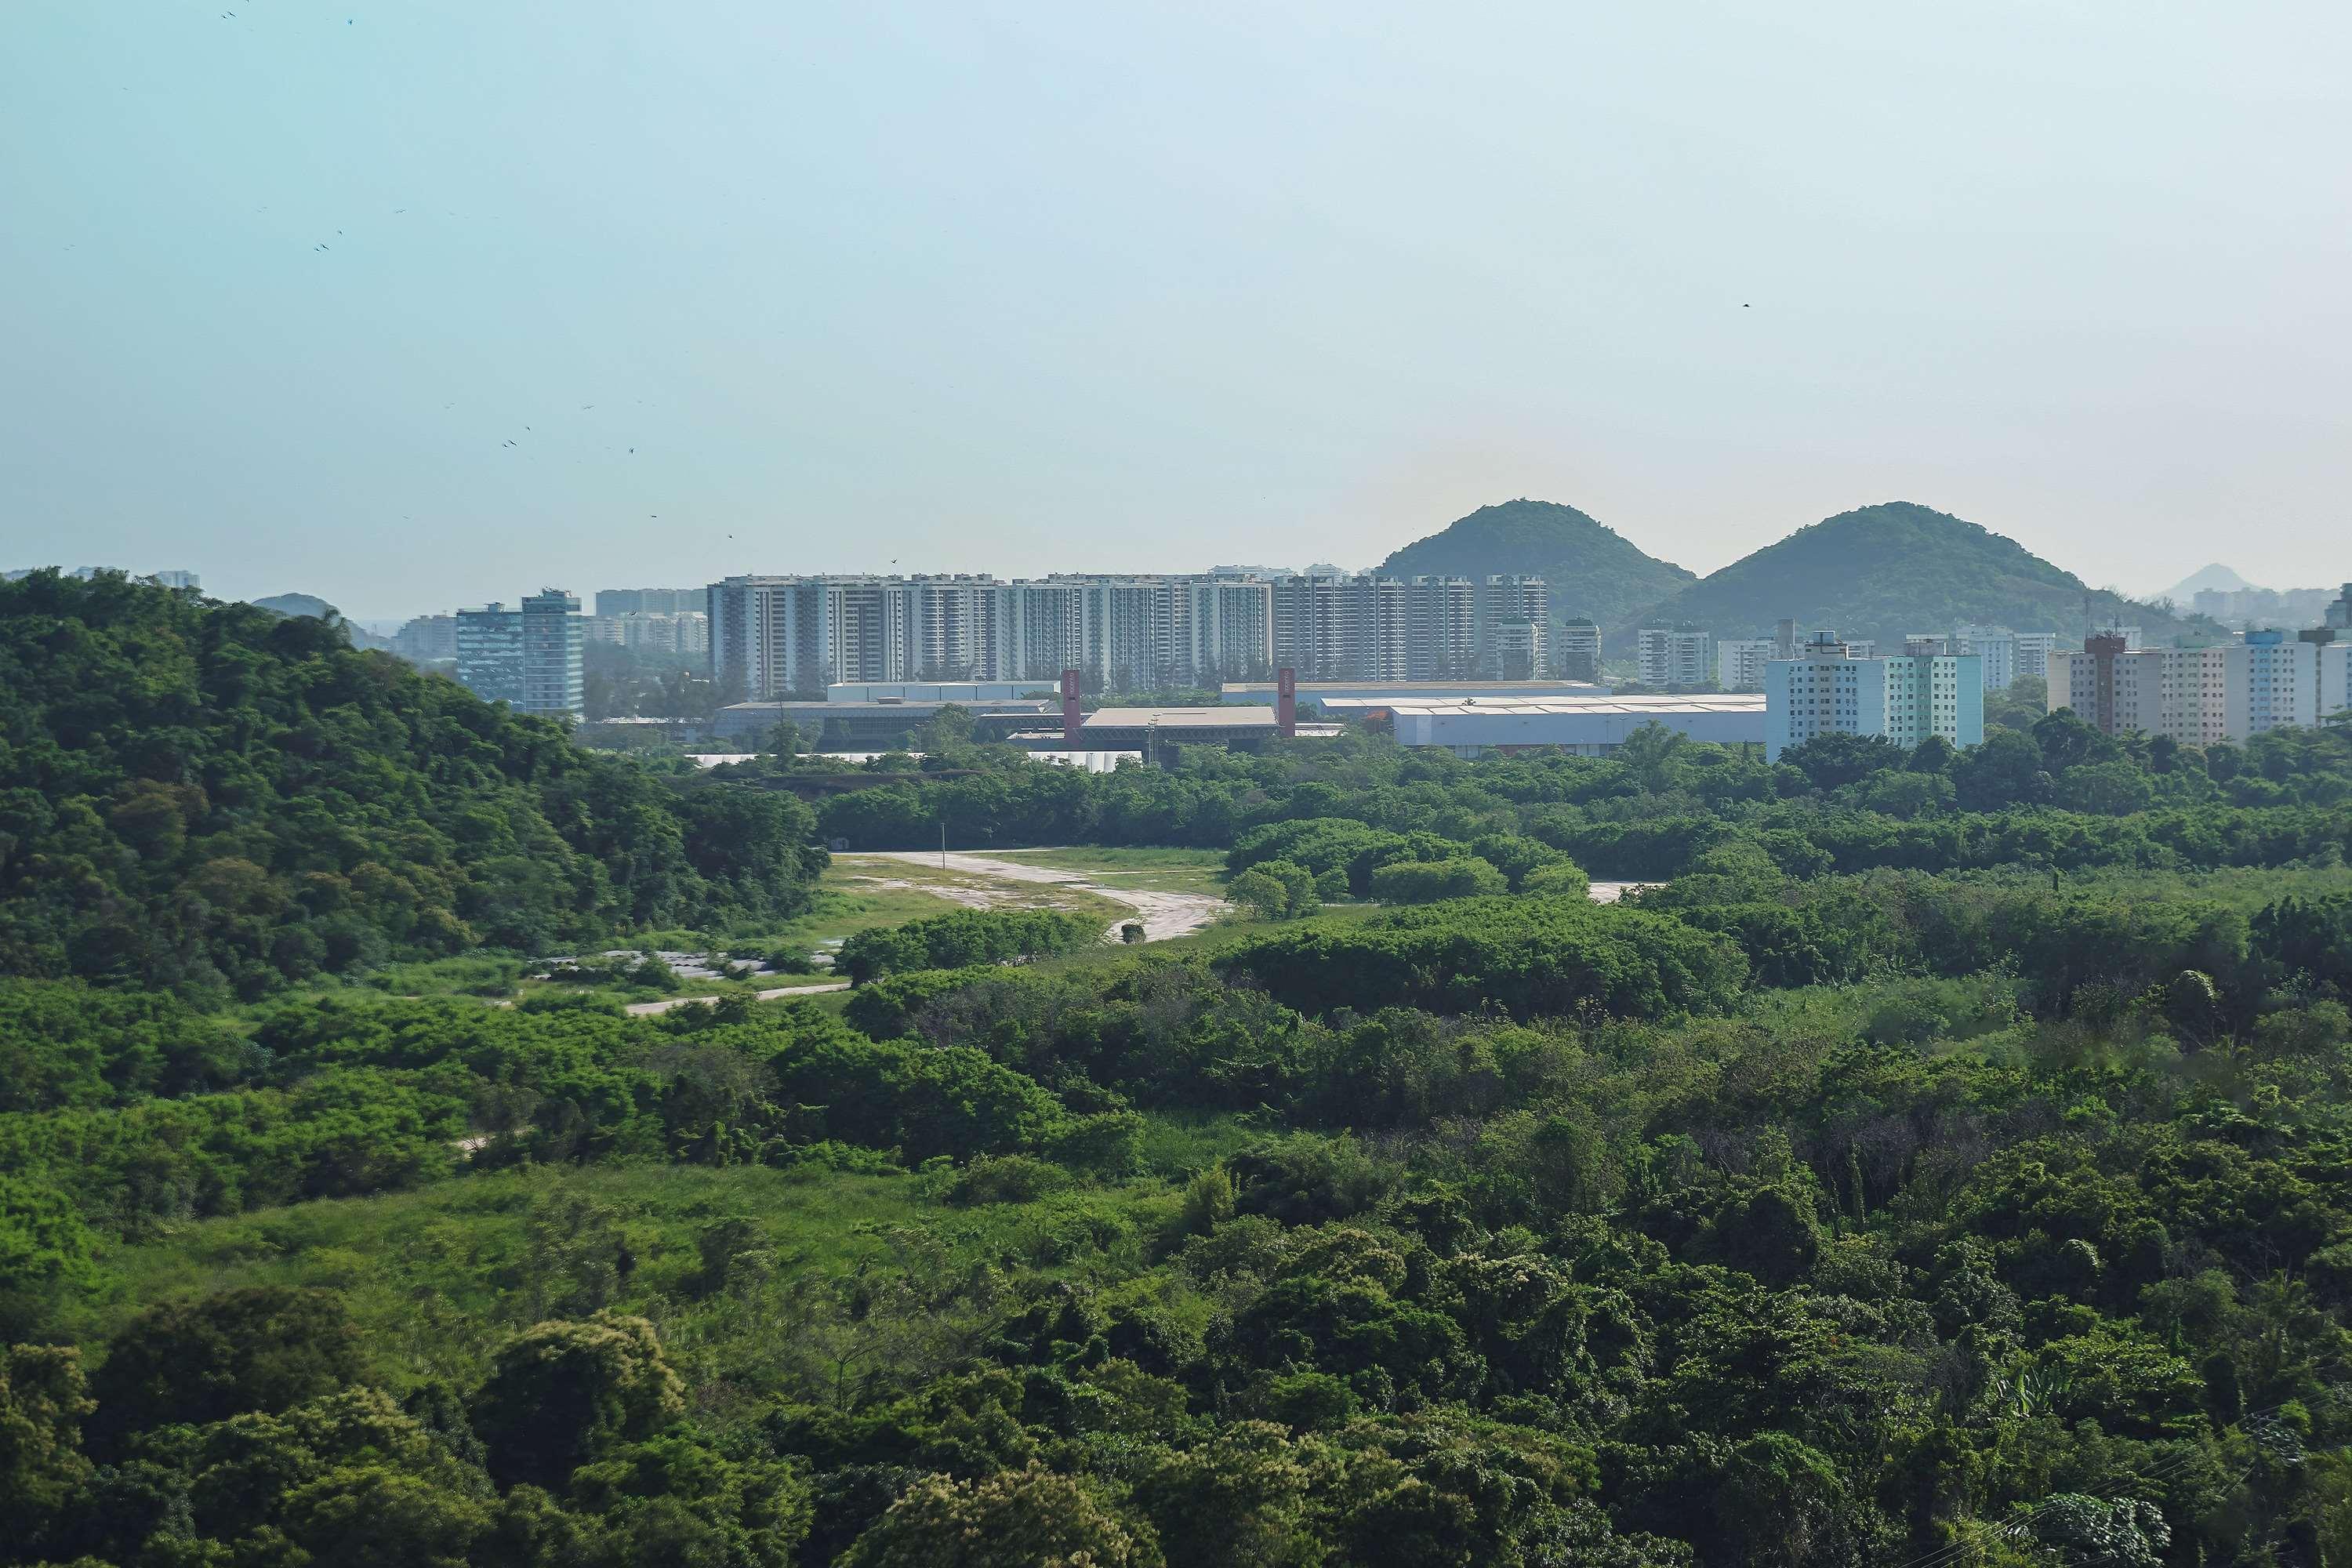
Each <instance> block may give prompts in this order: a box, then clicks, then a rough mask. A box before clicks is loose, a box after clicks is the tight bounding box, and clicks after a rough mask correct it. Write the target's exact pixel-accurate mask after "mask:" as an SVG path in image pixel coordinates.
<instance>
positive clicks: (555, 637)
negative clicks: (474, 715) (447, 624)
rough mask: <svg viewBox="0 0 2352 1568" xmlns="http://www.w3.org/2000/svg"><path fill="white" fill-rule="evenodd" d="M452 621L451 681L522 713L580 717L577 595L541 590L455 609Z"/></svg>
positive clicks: (583, 693)
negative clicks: (514, 601)
mask: <svg viewBox="0 0 2352 1568" xmlns="http://www.w3.org/2000/svg"><path fill="white" fill-rule="evenodd" d="M453 619H454V621H455V626H454V641H455V645H456V655H457V679H458V680H459V681H460V682H462V683H463V684H464V685H465V686H466V688H467V689H468V690H470V691H472V692H473V693H474V694H475V695H476V696H478V697H480V698H482V699H483V700H486V701H491V702H504V703H506V704H508V705H509V707H511V708H513V709H514V710H516V711H517V712H520V713H537V714H541V715H544V716H547V717H551V718H552V717H558V716H562V715H569V716H570V717H572V718H574V719H580V718H584V717H585V716H586V714H587V707H588V704H587V660H586V656H585V653H584V651H583V648H584V642H585V637H584V632H583V626H582V625H581V622H582V619H583V617H582V616H581V614H580V601H579V600H578V599H577V598H575V597H573V596H572V595H570V594H568V593H566V592H564V591H563V590H562V589H561V588H544V589H541V591H540V592H538V593H536V594H533V595H530V597H529V598H527V599H525V600H523V602H522V603H521V604H520V605H519V606H516V607H514V608H511V609H510V608H509V607H508V606H507V605H503V604H490V605H484V606H483V607H482V608H480V609H478V610H460V611H458V612H457V615H456V616H455V617H453ZM411 624H412V625H413V624H414V623H411ZM405 629H406V628H403V630H404V631H405Z"/></svg>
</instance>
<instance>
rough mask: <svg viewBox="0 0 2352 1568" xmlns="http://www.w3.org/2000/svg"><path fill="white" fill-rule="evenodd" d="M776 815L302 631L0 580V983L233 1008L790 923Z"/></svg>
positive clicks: (150, 595)
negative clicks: (45, 980) (10, 976)
mask: <svg viewBox="0 0 2352 1568" xmlns="http://www.w3.org/2000/svg"><path fill="white" fill-rule="evenodd" d="M822 865H823V852H822V851H821V850H819V849H816V848H814V847H812V840H811V834H810V818H809V815H808V812H807V810H806V808H805V807H803V805H800V804H799V803H798V802H797V801H795V800H793V798H792V797H791V796H790V795H781V794H777V793H774V792H771V791H766V790H759V789H749V788H741V787H733V786H730V785H728V784H722V783H718V782H715V781H699V780H680V779H673V778H664V777H657V776H656V775H654V774H652V773H646V772H644V771H642V770H640V769H638V768H635V767H634V766H632V765H629V764H627V763H623V762H619V761H616V760H614V759H610V758H602V757H595V756H591V755H589V754H587V753H585V752H581V751H579V750H578V749H576V748H575V747H573V746H572V744H571V743H570V742H568V741H567V740H566V739H565V737H564V734H563V732H562V729H561V728H559V727H558V726H556V725H554V724H551V723H548V722H544V721H538V720H531V719H525V718H520V717H517V716H516V715H514V714H512V713H509V712H508V711H507V710H505V709H504V708H502V707H497V706H492V705H489V704H486V703H484V702H482V701H480V700H478V699H476V698H475V697H473V696H472V695H471V694H470V693H468V692H467V691H466V690H464V689H462V688H460V687H458V686H457V685H455V684H454V683H452V682H450V681H447V680H444V679H438V678H435V677H428V676H424V675H420V674H417V673H416V672H415V671H413V670H411V669H410V668H408V667H407V666H405V665H404V664H402V663H400V662H399V661H398V660H396V659H394V658H389V657H387V656H382V655H373V654H362V653H356V652H354V651H352V648H351V647H350V646H349V644H348V642H347V641H346V640H345V638H344V637H343V634H342V631H341V628H340V627H339V626H334V625H332V624H331V623H329V622H326V621H321V620H316V619H311V618H309V617H304V616H294V617H286V616H276V615H272V614H271V613H269V612H268V611H266V610H262V609H258V608H256V607H254V606H252V605H224V604H216V603H213V602H210V601H207V600H204V599H201V598H199V597H197V596H196V595H193V594H184V595H175V594H173V593H170V592H168V591H165V590H163V589H160V588H153V587H147V586H142V585H138V584H131V583H128V582H126V581H124V580H122V579H121V578H120V577H114V576H101V577H100V578H99V579H97V580H95V581H91V582H80V581H77V580H75V579H71V578H65V577H60V576H58V574H55V573H49V572H44V573H37V574H33V575H31V576H29V577H26V578H24V579H22V580H21V581H18V582H14V583H8V584H0V973H14V974H26V975H45V976H62V975H68V974H70V975H79V976H82V977H85V978H88V979H90V980H92V981H95V982H98V983H100V984H137V985H141V986H144V987H149V988H169V989H173V990H175V991H179V992H182V993H184V994H188V995H190V996H193V997H199V998H218V997H223V996H229V995H234V996H239V997H246V998H252V997H257V996H260V995H264V994H268V993H270V992H272V991H276V990H278V989H281V988H283V987H285V986H287V985H289V984H298V983H300V982H304V981H308V980H310V979H313V978H315V977H318V976H320V975H329V974H352V973H360V972H362V971H365V970H367V969H369V968H371V967H374V966H378V965H381V964H383V963H389V962H393V961H395V960H399V959H409V958H427V957H435V956H439V955H444V954H451V953H457V952H467V951H472V950H475V949H478V948H483V947H488V948H495V949H502V950H507V951H511V952H520V953H526V954H528V953H539V952H548V951H550V950H551V949H552V948H554V947H557V946H560V945H562V944H565V943H570V942H580V941H585V940H593V939H595V938H598V937H602V936H606V935H609V934H612V933H614V931H621V930H626V929H632V928H637V927H646V926H679V925H706V924H708V925H723V924H725V923H727V922H729V921H733V920H738V919H752V920H766V919H772V918H779V917H784V916H789V915H791V914H793V913H794V912H796V911H797V910H800V909H801V908H803V907H804V905H805V904H806V902H807V900H808V896H809V890H810V888H811V886H812V884H813V882H814V878H815V875H816V873H817V871H818V870H819V869H820V868H822Z"/></svg>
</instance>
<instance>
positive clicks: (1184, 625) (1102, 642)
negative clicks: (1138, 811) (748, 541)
mask: <svg viewBox="0 0 2352 1568" xmlns="http://www.w3.org/2000/svg"><path fill="white" fill-rule="evenodd" d="M1273 597H1274V589H1273V585H1272V584H1269V583H1266V582H1265V581H1262V580H1259V579H1255V578H1245V577H1215V576H1153V575H1140V576H1068V577H1061V576H1056V577H1049V578H1045V579H1043V580H1039V581H1032V582H1016V583H1000V582H998V581H997V580H996V579H994V578H992V577H987V576H954V577H939V576H913V577H880V576H814V577H730V578H728V579H727V580H726V581H725V582H723V583H715V584H711V586H710V588H709V604H710V616H711V634H710V635H711V654H712V662H713V667H714V668H715V669H716V670H717V671H718V673H719V675H720V676H721V678H722V679H734V680H740V682H741V683H742V687H743V689H744V690H746V691H747V692H751V693H753V694H755V695H757V696H761V697H772V696H774V695H775V694H777V693H780V692H786V691H814V690H816V689H819V688H822V687H826V686H831V685H835V684H859V683H869V682H904V681H923V680H953V681H970V682H1006V681H1046V682H1050V681H1053V680H1055V679H1057V678H1058V676H1059V674H1060V672H1061V671H1062V670H1064V669H1069V668H1076V669H1082V670H1084V671H1085V672H1086V673H1087V679H1089V680H1091V681H1092V682H1093V683H1094V684H1095V685H1097V687H1099V688H1101V689H1108V690H1132V689H1150V688H1154V687H1164V686H1177V685H1199V684H1203V683H1208V684H1213V683H1214V682H1216V681H1218V680H1220V679H1224V678H1225V677H1226V676H1228V675H1256V674H1262V673H1265V672H1267V671H1270V670H1271V669H1272V668H1273Z"/></svg>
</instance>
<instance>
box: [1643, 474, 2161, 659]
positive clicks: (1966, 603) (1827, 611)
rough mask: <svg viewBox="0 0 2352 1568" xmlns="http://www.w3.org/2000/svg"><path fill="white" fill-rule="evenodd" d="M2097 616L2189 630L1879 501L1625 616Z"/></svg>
mask: <svg viewBox="0 0 2352 1568" xmlns="http://www.w3.org/2000/svg"><path fill="white" fill-rule="evenodd" d="M2086 599H2088V600H2090V601H2091V602H2092V605H2093V608H2094V613H2095V614H2096V615H2098V616H2103V617H2113V618H2124V619H2127V620H2129V621H2131V622H2133V623H2136V624H2138V625H2139V626H2141V627H2142V628H2143V629H2144V630H2145V631H2146V632H2147V635H2148V636H2150V637H2163V636H2167V635H2169V634H2170V633H2171V632H2173V631H2178V630H2186V629H2188V628H2187V627H2186V626H2184V625H2182V624H2181V623H2180V622H2179V620H2178V619H2177V618H2176V617H2173V616H2168V615H2166V614H2165V613H2164V612H2163V611H2161V610H2159V609H2158V608H2156V607H2155V606H2154V605H2142V604H2138V603H2136V602H2134V601H2132V600H2130V599H2126V598H2125V597H2123V596H2122V595H2117V594H2116V593H2114V592H2112V591H2111V590H2095V589H2090V588H2088V587H2087V586H2086V585H2085V584H2084V582H2083V580H2082V579H2081V578H2079V577H2077V576H2075V575H2074V574H2073V573H2072V572H2068V571H2066V570H2065V569H2064V568H2063V567H2060V566H2057V565H2053V563H2050V562H2048V561H2045V560H2043V559H2042V557H2040V556H2038V555H2036V554H2034V553H2033V552H2032V551H2030V550H2028V549H2026V548H2025V546H2023V545H2022V544H2020V543H2018V542H2017V541H2015V540H2013V539H2010V538H2008V537H2006V536H2004V535H2002V534H1999V533H1995V532H1993V531H1991V530H1990V529H1988V528H1985V527H1983V526H1982V525H1980V524H1978V523H1974V522H1970V521H1968V520H1967V519H1966V518H1960V517H1954V516H1953V515H1952V514H1951V513H1949V512H1943V511H1937V510H1936V509H1935V508H1933V507H1928V506H1922V505H1920V504H1919V503H1918V502H1916V501H1899V500H1898V501H1880V502H1878V503H1876V504H1875V505H1872V506H1864V507H1857V508H1855V509H1854V510H1851V511H1843V512H1839V513H1838V514H1837V515H1836V516H1834V517H1826V518H1823V519H1822V521H1819V522H1816V523H1811V524H1808V525H1807V526H1805V527H1803V528H1801V529H1799V530H1797V531H1795V532H1794V533H1791V534H1790V535H1789V536H1788V537H1787V538H1785V539H1783V540H1780V542H1777V543H1773V544H1768V545H1766V546H1765V547H1764V548H1763V549H1761V550H1758V551H1755V552H1752V553H1750V554H1748V555H1745V556H1742V557H1741V558H1740V559H1739V560H1738V561H1735V562H1733V563H1731V564H1730V565H1728V566H1726V567H1724V568H1723V569H1722V570H1721V571H1719V572H1717V573H1714V574H1711V575H1709V576H1707V577H1706V578H1705V579H1704V580H1702V581H1700V582H1697V583H1695V584H1691V585H1689V586H1688V587H1686V588H1685V589H1683V590H1682V591H1681V592H1680V593H1677V594H1675V595H1674V596H1673V597H1672V598H1669V599H1666V600H1664V602H1662V603H1658V604H1654V605H1650V606H1648V607H1647V608H1646V609H1644V610H1643V611H1642V613H1641V616H1640V618H1639V620H1638V622H1633V623H1628V622H1620V623H1619V629H1618V637H1617V639H1615V640H1619V641H1624V640H1629V639H1630V637H1631V633H1632V631H1633V629H1635V627H1636V626H1679V625H1684V624H1689V625H1693V626H1703V627H1705V628H1706V630H1708V631H1710V632H1713V633H1714V634H1715V635H1716V636H1717V637H1751V636H1754V635H1756V634H1758V633H1759V632H1761V631H1763V630H1765V629H1766V628H1768V627H1769V626H1771V625H1772V624H1773V623H1774V622H1776V621H1778V620H1780V618H1782V617H1783V616H1787V617H1790V618H1793V619H1795V620H1796V621H1797V622H1798V624H1799V625H1801V626H1828V627H1831V628H1832V629H1834V630H1836V631H1838V632H1840V633H1842V634H1843V635H1845V636H1848V637H1857V638H1863V637H1870V638H1876V639H1877V640H1879V641H1880V642H1881V643H1889V644H1896V645H1899V644H1900V642H1901V641H1902V639H1903V637H1905V636H1906V635H1908V634H1910V633H1914V632H1948V631H1949V630H1950V629H1951V628H1952V627H1953V626H1957V625H1959V624H1962V623H1969V622H1974V623H1979V624H1990V625H2000V626H2010V627H2011V628H2013V629H2015V630H2018V631H2053V632H2057V633H2059V634H2060V635H2061V636H2062V637H2079V636H2081V635H2082V630H2083V626H2084V602H2085V600H2086Z"/></svg>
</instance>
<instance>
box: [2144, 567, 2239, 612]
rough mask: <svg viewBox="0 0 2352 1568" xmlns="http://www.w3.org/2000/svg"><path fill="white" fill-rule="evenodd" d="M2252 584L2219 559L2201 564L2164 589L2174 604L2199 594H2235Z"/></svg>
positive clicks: (2181, 603)
mask: <svg viewBox="0 0 2352 1568" xmlns="http://www.w3.org/2000/svg"><path fill="white" fill-rule="evenodd" d="M2252 586H2253V584H2252V583H2249V582H2247V581H2246V580H2245V579H2244V578H2243V577H2241V576H2239V575H2238V574H2237V573H2235V572H2234V571H2232V570H2231V569H2230V568H2229V567H2227V566H2224V565H2222V564H2221V563H2220V562H2219V561H2216V562H2214V563H2212V564H2211V565H2210V566H2201V567H2200V568H2198V569H2197V570H2196V571H2194V572H2191V573H2190V574H2189V575H2188V576H2186V577H2183V578H2182V579H2181V580H2180V581H2179V582H2178V583H2175V584H2173V585H2172V586H2171V587H2169V588H2167V589H2166V590H2165V591H2164V596H2165V597H2166V598H2168V599H2170V600H2171V601H2172V602H2173V603H2174V604H2176V605H2186V604H2188V603H2189V601H2190V600H2191V599H2193V598H2195V597H2196V596H2197V595H2200V594H2235V593H2238V592H2240V591H2241V590H2242V589H2246V588H2251V587H2252Z"/></svg>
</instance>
